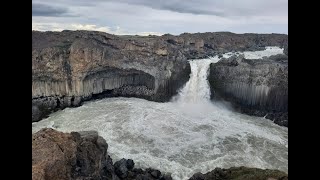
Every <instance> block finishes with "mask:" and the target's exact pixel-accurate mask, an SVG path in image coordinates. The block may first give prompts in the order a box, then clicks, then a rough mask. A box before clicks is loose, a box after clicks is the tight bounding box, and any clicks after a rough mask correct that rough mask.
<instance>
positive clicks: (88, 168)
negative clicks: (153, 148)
mask: <svg viewBox="0 0 320 180" xmlns="http://www.w3.org/2000/svg"><path fill="white" fill-rule="evenodd" d="M107 149H108V144H107V143H106V141H105V139H103V138H102V137H100V136H98V133H97V132H96V131H82V132H71V133H62V132H58V131H56V130H53V129H42V130H40V131H38V132H37V133H35V134H32V179H33V180H55V179H59V180H89V179H97V180H99V179H100V180H119V179H127V180H131V179H139V178H140V179H160V178H162V179H164V180H169V179H170V178H171V176H168V175H166V176H161V172H160V171H159V170H155V169H146V170H142V169H134V162H133V160H131V159H128V160H126V159H121V160H119V161H117V162H115V163H114V164H113V163H112V159H111V158H110V156H109V155H108V154H107Z"/></svg>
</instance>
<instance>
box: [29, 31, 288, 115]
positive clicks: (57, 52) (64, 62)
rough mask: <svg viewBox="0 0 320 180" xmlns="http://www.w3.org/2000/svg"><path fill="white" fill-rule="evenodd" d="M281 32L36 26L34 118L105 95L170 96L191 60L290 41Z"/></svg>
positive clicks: (184, 77) (184, 78)
mask: <svg viewBox="0 0 320 180" xmlns="http://www.w3.org/2000/svg"><path fill="white" fill-rule="evenodd" d="M287 42H288V36H287V35H280V34H269V35H263V34H233V33H197V34H188V33H185V34H181V35H179V36H173V35H168V34H167V35H163V36H160V37H158V36H145V37H141V36H115V35H111V34H107V33H102V32H92V31H63V32H37V31H32V119H33V121H38V120H40V119H42V118H43V117H45V116H46V115H48V114H49V113H50V112H52V111H54V110H57V109H63V108H65V107H70V106H79V105H80V104H81V102H82V101H85V100H90V99H94V98H101V97H114V96H126V97H141V98H145V99H149V100H153V101H161V102H163V101H168V100H169V99H170V98H171V97H172V96H173V95H174V94H176V93H177V90H178V89H179V88H180V87H182V86H183V85H184V84H185V83H186V82H187V81H188V79H189V74H190V65H189V64H188V62H187V61H186V60H187V59H192V58H203V57H207V56H211V55H214V54H217V53H222V52H228V51H232V50H236V51H243V50H257V49H261V48H262V49H263V47H264V46H280V47H283V46H287Z"/></svg>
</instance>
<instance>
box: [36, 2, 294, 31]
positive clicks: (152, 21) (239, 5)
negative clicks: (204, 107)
mask: <svg viewBox="0 0 320 180" xmlns="http://www.w3.org/2000/svg"><path fill="white" fill-rule="evenodd" d="M32 29H33V30H40V31H61V30H64V29H68V30H76V29H85V30H97V31H104V32H107V33H112V34H139V35H148V34H156V35H161V34H165V33H170V34H175V35H178V34H181V33H183V32H190V33H196V32H216V31H230V32H235V33H247V32H251V33H284V34H288V0H33V1H32Z"/></svg>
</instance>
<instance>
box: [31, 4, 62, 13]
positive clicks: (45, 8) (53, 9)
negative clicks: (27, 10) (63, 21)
mask: <svg viewBox="0 0 320 180" xmlns="http://www.w3.org/2000/svg"><path fill="white" fill-rule="evenodd" d="M64 15H68V9H67V8H64V7H58V6H51V5H47V4H38V3H32V16H64Z"/></svg>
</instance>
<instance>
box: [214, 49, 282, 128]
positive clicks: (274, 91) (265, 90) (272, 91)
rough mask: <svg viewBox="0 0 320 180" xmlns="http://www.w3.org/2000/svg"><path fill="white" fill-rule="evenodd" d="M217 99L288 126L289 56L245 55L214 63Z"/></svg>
mask: <svg viewBox="0 0 320 180" xmlns="http://www.w3.org/2000/svg"><path fill="white" fill-rule="evenodd" d="M209 82H210V85H211V87H212V88H211V90H212V93H211V94H212V96H213V98H217V99H219V98H223V99H225V100H227V101H230V102H232V103H233V104H234V105H235V107H236V108H237V109H239V110H240V111H241V112H244V113H247V114H251V115H256V116H266V118H268V119H271V120H274V122H275V123H277V124H279V125H282V126H288V56H287V55H284V54H283V55H275V56H271V57H269V58H264V59H259V60H254V59H245V58H244V57H243V56H239V57H235V56H233V57H230V58H228V59H222V60H221V61H219V62H218V63H215V64H211V66H210V75H209Z"/></svg>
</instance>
